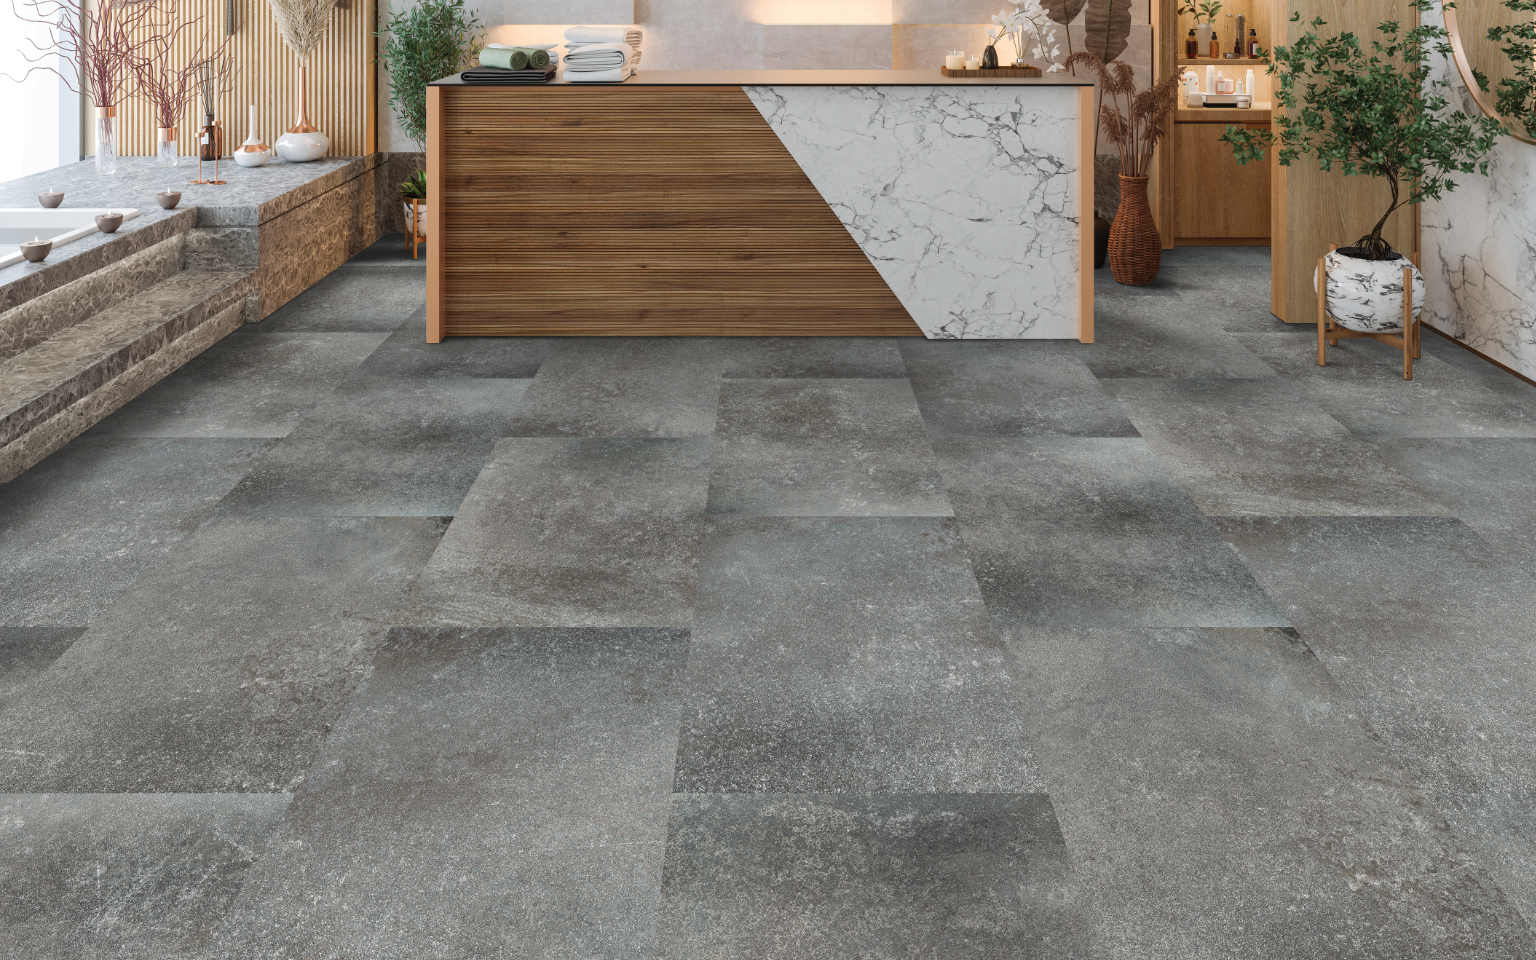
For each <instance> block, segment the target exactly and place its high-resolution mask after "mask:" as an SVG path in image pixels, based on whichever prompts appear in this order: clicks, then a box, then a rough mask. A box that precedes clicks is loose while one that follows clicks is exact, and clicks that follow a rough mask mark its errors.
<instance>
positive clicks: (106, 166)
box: [96, 107, 117, 176]
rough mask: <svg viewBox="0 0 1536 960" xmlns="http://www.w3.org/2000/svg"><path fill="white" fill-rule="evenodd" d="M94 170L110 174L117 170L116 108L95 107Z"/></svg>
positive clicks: (104, 174) (105, 174)
mask: <svg viewBox="0 0 1536 960" xmlns="http://www.w3.org/2000/svg"><path fill="white" fill-rule="evenodd" d="M96 172H97V173H99V174H102V175H103V176H111V175H112V174H114V173H116V172H117V108H116V107H97V108H96Z"/></svg>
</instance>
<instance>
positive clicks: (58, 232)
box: [0, 207, 139, 267]
mask: <svg viewBox="0 0 1536 960" xmlns="http://www.w3.org/2000/svg"><path fill="white" fill-rule="evenodd" d="M98 213H120V214H122V215H123V222H124V223H127V222H128V221H129V220H132V219H133V218H134V217H137V216H138V215H139V211H137V210H132V209H129V208H127V207H115V208H112V209H108V208H107V207H59V208H58V209H56V210H47V209H44V208H42V207H12V208H0V253H3V254H5V255H4V256H0V267H8V266H10V265H11V264H13V263H20V262H21V251H20V250H19V249H17V248H18V247H19V246H20V245H21V244H23V243H25V242H27V241H29V240H34V239H36V240H52V241H53V249H54V250H57V249H59V248H60V247H62V246H63V245H64V244H66V243H70V242H73V241H75V240H79V239H80V238H81V237H88V236H90V235H91V234H93V233H95V232H96V215H97V214H98ZM51 255H52V251H50V256H51Z"/></svg>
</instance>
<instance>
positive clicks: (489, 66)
mask: <svg viewBox="0 0 1536 960" xmlns="http://www.w3.org/2000/svg"><path fill="white" fill-rule="evenodd" d="M554 78H555V61H554V59H553V58H552V57H551V56H550V54H549V51H548V50H544V49H541V48H538V47H511V46H507V45H506V44H500V43H493V44H489V45H487V46H486V47H485V49H483V50H481V51H480V66H478V67H476V68H475V69H473V70H465V71H464V82H465V83H497V84H509V83H548V82H550V81H551V80H553V79H554Z"/></svg>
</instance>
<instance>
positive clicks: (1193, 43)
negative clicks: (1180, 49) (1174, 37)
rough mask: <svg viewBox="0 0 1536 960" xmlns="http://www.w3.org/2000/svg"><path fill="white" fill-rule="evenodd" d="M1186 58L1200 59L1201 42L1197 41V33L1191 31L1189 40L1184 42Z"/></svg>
mask: <svg viewBox="0 0 1536 960" xmlns="http://www.w3.org/2000/svg"><path fill="white" fill-rule="evenodd" d="M1184 57H1185V59H1188V60H1199V59H1200V41H1198V40H1196V39H1195V31H1194V30H1193V29H1191V30H1190V31H1189V39H1187V40H1185V41H1184Z"/></svg>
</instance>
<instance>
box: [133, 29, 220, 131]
mask: <svg viewBox="0 0 1536 960" xmlns="http://www.w3.org/2000/svg"><path fill="white" fill-rule="evenodd" d="M167 7H168V13H167V15H166V18H165V19H164V20H163V21H160V22H157V23H155V24H154V25H153V27H154V29H153V31H152V32H151V34H150V35H149V36H148V37H147V38H145V40H144V41H143V42H142V44H141V45H140V47H139V55H138V56H137V57H135V58H134V62H133V74H134V79H135V83H137V85H138V92H139V96H140V97H142V98H143V99H144V101H145V102H146V103H148V104H149V105H150V107H151V109H153V110H154V112H155V122H156V123H158V124H159V125H160V126H162V127H174V126H176V125H177V123H178V122H179V119H180V118H181V117H182V116H183V115H184V114H185V113H186V109H187V106H188V105H189V104H190V103H191V102H192V96H193V93H194V92H195V91H196V90H197V88H198V87H200V86H201V87H202V88H203V89H204V90H205V91H207V92H209V93H211V91H208V84H207V83H206V78H207V77H208V76H209V75H210V74H211V75H212V76H214V77H218V78H222V79H223V80H224V83H225V84H227V78H228V77H229V75H230V73H231V67H232V58H231V56H230V49H229V38H228V37H227V36H226V37H222V38H220V37H219V35H218V31H217V30H216V29H212V28H211V25H210V23H209V21H208V18H207V17H206V16H197V17H193V18H191V19H183V18H182V16H181V14H180V12H179V11H180V4H177V3H175V2H172V3H170V4H168V5H167ZM199 34H200V36H198V35H199ZM192 36H198V40H197V42H196V43H195V44H193V45H191V46H190V50H189V53H188V54H187V59H185V60H184V61H180V62H178V61H177V60H176V59H175V57H174V56H173V53H174V51H175V48H176V45H177V44H178V43H182V42H184V41H185V39H187V38H190V37H192ZM206 98H207V99H211V97H206ZM203 112H204V113H205V114H207V113H211V112H212V108H211V104H204V111H203Z"/></svg>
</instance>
